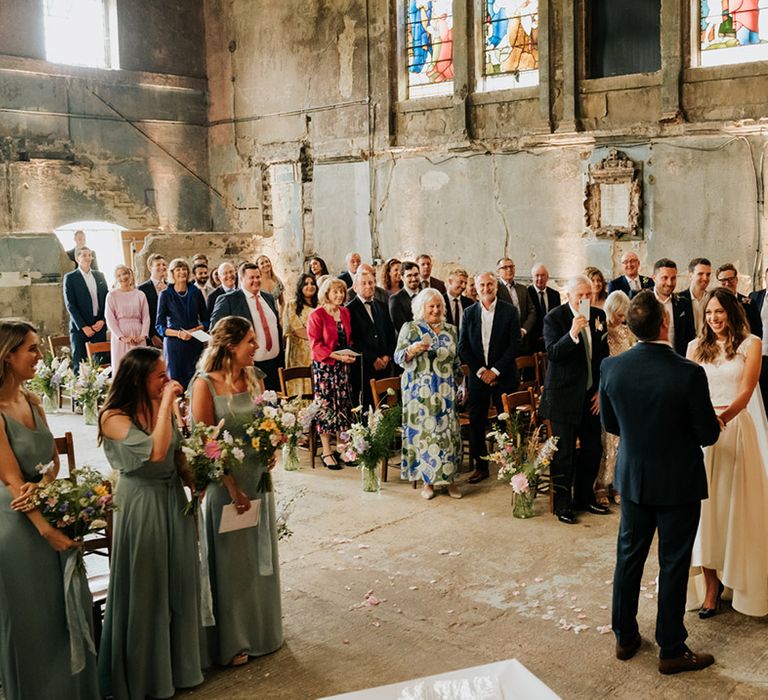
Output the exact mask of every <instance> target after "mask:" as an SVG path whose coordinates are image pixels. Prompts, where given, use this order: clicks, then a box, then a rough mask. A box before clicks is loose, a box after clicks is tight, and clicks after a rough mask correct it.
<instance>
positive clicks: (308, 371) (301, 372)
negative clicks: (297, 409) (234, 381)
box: [277, 366, 317, 469]
mask: <svg viewBox="0 0 768 700" xmlns="http://www.w3.org/2000/svg"><path fill="white" fill-rule="evenodd" d="M277 374H278V377H279V379H280V394H281V395H282V397H283V398H286V399H291V398H295V397H296V396H300V397H301V398H302V399H307V400H308V401H312V400H313V399H314V398H315V395H314V394H312V393H309V394H290V393H289V392H288V382H291V381H294V380H296V379H309V383H310V386H312V385H313V379H314V378H313V375H312V367H311V366H309V367H278V369H277ZM309 454H310V462H311V464H312V469H314V468H315V459H316V457H317V431H316V430H315V426H314V425H312V426H310V428H309Z"/></svg>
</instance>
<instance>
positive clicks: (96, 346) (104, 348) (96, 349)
mask: <svg viewBox="0 0 768 700" xmlns="http://www.w3.org/2000/svg"><path fill="white" fill-rule="evenodd" d="M85 352H86V353H87V354H88V359H89V360H92V359H93V356H94V355H98V356H99V367H109V354H110V352H111V345H110V343H109V341H108V340H103V341H100V342H98V343H86V344H85Z"/></svg>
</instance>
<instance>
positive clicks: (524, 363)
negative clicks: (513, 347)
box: [515, 355, 541, 394]
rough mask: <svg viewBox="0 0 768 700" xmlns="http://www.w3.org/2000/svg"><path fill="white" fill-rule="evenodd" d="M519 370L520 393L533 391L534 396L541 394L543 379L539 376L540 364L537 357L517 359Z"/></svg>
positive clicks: (530, 356)
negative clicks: (528, 390) (526, 390)
mask: <svg viewBox="0 0 768 700" xmlns="http://www.w3.org/2000/svg"><path fill="white" fill-rule="evenodd" d="M515 364H516V365H517V370H518V372H520V383H519V384H518V387H519V389H520V391H523V390H525V389H532V390H533V393H534V394H538V393H539V387H540V386H541V377H540V376H539V363H538V362H537V361H536V356H535V355H521V356H520V357H516V358H515Z"/></svg>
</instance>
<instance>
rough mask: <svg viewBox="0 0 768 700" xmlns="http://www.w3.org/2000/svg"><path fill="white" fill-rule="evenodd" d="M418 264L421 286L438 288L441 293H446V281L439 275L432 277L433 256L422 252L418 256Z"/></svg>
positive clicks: (423, 287) (422, 287)
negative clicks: (438, 276)
mask: <svg viewBox="0 0 768 700" xmlns="http://www.w3.org/2000/svg"><path fill="white" fill-rule="evenodd" d="M416 264H417V265H418V266H419V275H420V276H421V278H420V280H419V282H420V288H421V289H427V287H430V288H431V289H436V290H437V291H438V292H440V294H445V283H444V282H443V281H442V280H439V279H437V277H432V258H431V257H430V256H429V255H427V254H426V253H422V254H421V255H419V257H418V258H416Z"/></svg>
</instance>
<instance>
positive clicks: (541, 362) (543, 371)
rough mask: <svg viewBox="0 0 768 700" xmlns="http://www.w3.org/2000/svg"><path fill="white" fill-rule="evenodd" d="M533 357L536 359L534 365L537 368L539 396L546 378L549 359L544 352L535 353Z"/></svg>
mask: <svg viewBox="0 0 768 700" xmlns="http://www.w3.org/2000/svg"><path fill="white" fill-rule="evenodd" d="M534 357H535V358H536V364H537V365H538V366H539V391H538V392H537V393H538V394H539V396H541V392H542V391H544V379H545V377H546V376H547V365H548V364H549V357H548V356H547V353H545V352H537V353H536V354H535V355H534Z"/></svg>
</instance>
